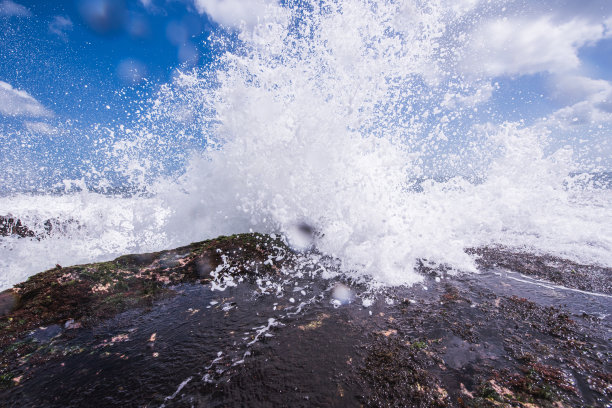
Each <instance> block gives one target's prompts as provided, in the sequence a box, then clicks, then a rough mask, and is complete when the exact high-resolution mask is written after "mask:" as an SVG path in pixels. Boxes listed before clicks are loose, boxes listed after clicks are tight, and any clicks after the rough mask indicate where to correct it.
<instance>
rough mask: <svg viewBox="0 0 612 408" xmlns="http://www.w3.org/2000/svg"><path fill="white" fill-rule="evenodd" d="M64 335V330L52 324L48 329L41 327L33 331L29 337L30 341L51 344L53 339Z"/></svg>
mask: <svg viewBox="0 0 612 408" xmlns="http://www.w3.org/2000/svg"><path fill="white" fill-rule="evenodd" d="M61 333H62V328H61V326H60V325H59V324H52V325H51V326H48V327H39V328H38V329H36V330H33V331H32V332H31V333H30V334H29V335H28V339H31V340H34V341H36V342H38V343H49V342H50V341H51V340H52V339H54V338H55V337H57V336H59V335H60V334H61Z"/></svg>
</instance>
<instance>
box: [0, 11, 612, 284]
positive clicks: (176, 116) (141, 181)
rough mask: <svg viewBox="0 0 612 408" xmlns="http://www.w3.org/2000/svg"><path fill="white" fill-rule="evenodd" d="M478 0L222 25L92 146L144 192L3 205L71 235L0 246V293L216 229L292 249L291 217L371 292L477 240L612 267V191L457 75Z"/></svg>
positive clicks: (485, 85) (457, 259) (412, 278)
mask: <svg viewBox="0 0 612 408" xmlns="http://www.w3.org/2000/svg"><path fill="white" fill-rule="evenodd" d="M475 5H476V2H461V3H457V4H456V3H454V2H446V1H441V0H440V1H436V2H427V3H423V2H418V1H413V2H396V1H385V2H368V1H357V0H347V1H341V2H332V1H329V2H315V1H313V2H308V1H301V2H296V3H293V2H288V3H287V4H283V5H282V6H275V5H274V4H272V3H271V4H270V5H269V7H268V8H267V11H266V13H265V15H264V16H263V17H262V18H261V19H260V21H259V23H257V24H252V25H248V26H247V25H244V26H243V27H241V29H240V30H238V31H234V29H228V30H229V31H223V30H221V31H220V32H219V33H217V34H215V35H216V36H217V37H216V38H212V39H211V41H212V42H216V46H217V47H218V58H217V59H216V61H215V62H214V63H212V64H211V65H210V66H209V67H208V68H206V69H196V70H193V71H178V72H177V74H176V75H175V78H174V80H173V81H172V82H171V83H169V84H167V85H164V86H162V87H160V89H159V90H158V91H157V93H156V94H155V96H154V97H153V98H152V99H151V100H148V101H146V102H143V103H144V105H145V106H144V107H143V110H142V114H141V115H140V116H139V118H138V120H137V121H136V122H135V123H131V124H125V125H123V124H122V125H121V126H118V127H117V128H116V129H111V131H107V130H105V131H104V132H105V134H109V135H110V134H112V137H110V136H105V137H100V139H99V141H100V142H99V144H100V147H99V149H98V151H99V152H100V157H99V160H98V162H100V163H102V167H103V168H104V169H106V171H110V170H112V171H113V172H115V173H117V174H120V175H121V177H120V178H118V179H121V180H124V181H125V183H126V184H129V185H130V186H131V188H132V190H133V191H141V192H142V191H144V192H146V194H140V195H139V194H132V195H131V196H129V197H125V196H113V195H110V194H106V195H101V194H98V193H93V192H88V191H86V189H83V190H84V191H81V192H69V193H66V194H64V195H60V196H54V195H43V196H36V197H30V196H24V195H13V196H9V197H5V198H2V201H1V202H0V211H1V213H3V214H8V213H11V214H13V215H15V216H19V217H25V218H28V217H29V218H30V219H36V220H38V221H36V222H42V221H43V220H44V219H47V218H53V217H56V218H61V219H74V220H76V221H78V224H79V225H80V228H79V229H78V230H75V231H71V232H70V233H69V234H67V235H66V234H64V235H57V236H52V237H49V238H48V239H41V240H36V239H33V240H31V239H17V238H14V237H11V238H2V240H3V241H2V248H1V249H0V251H2V255H3V256H2V257H1V258H2V260H0V265H1V268H2V273H1V274H0V275H1V276H2V277H1V278H0V279H1V280H0V286H1V287H6V286H8V285H10V284H12V283H15V282H17V281H19V280H21V279H23V278H24V277H26V276H27V275H29V274H32V273H35V272H38V271H39V270H41V269H44V268H47V267H52V266H53V265H55V263H61V264H74V263H80V262H86V261H94V260H101V259H111V258H113V257H115V256H117V255H120V254H123V253H126V252H140V251H149V250H155V249H162V248H168V247H174V246H178V245H182V244H185V243H189V242H192V241H198V240H202V239H205V238H210V237H214V236H217V235H220V234H230V233H236V232H246V231H249V230H254V231H259V232H264V233H280V234H282V235H286V236H288V237H289V241H290V243H291V241H292V237H293V235H294V234H293V232H294V231H295V229H296V226H299V225H307V226H308V228H309V229H311V230H312V232H313V236H312V238H313V240H314V242H313V243H312V244H313V245H314V247H315V248H316V249H317V250H318V251H320V252H321V253H323V254H325V255H328V256H331V257H334V258H336V259H338V260H339V262H340V268H341V270H342V271H344V272H345V273H347V274H349V275H350V276H353V277H355V278H365V279H368V280H369V281H371V282H376V283H379V284H412V283H414V282H418V281H419V280H421V275H419V274H418V273H417V272H416V271H415V267H416V266H417V264H418V263H419V262H421V261H423V260H426V261H427V262H430V263H433V264H444V265H448V266H450V267H452V268H454V270H463V271H473V270H474V269H475V268H474V259H473V257H472V256H471V255H468V254H467V253H466V252H465V249H466V248H468V247H476V246H491V245H504V246H510V247H514V248H520V249H524V250H528V251H536V252H548V253H552V254H557V255H562V256H565V257H568V258H570V259H575V260H578V261H582V262H591V263H601V264H605V265H610V264H612V257H611V255H610V254H611V253H612V251H611V249H612V223H610V222H609V221H610V219H612V206H611V205H610V204H611V201H612V198H611V195H610V191H609V190H605V189H584V188H582V187H580V188H573V187H572V185H574V184H572V182H571V180H572V177H571V175H572V174H574V173H575V171H576V170H579V169H580V167H579V163H574V162H573V159H572V157H573V155H572V151H571V148H569V147H562V148H561V149H558V148H552V150H551V147H549V146H552V145H554V144H552V145H551V144H550V143H549V141H550V140H551V139H554V136H555V135H554V134H551V131H550V130H548V129H547V128H546V127H545V126H542V125H539V126H527V125H525V123H523V122H518V123H517V122H509V121H506V120H505V119H504V117H503V112H495V111H491V109H490V108H488V110H487V109H485V108H484V107H481V104H482V103H483V102H486V100H487V98H489V97H490V96H491V93H492V92H493V91H494V90H495V89H496V87H497V86H498V85H496V83H495V82H494V81H492V80H491V79H490V78H486V77H482V76H481V75H477V74H475V73H474V72H466V68H465V66H466V63H467V62H466V58H467V57H466V55H465V53H466V52H467V51H466V50H468V48H469V47H467V44H469V33H470V27H471V26H472V25H473V24H474V23H475V22H476V21H478V20H479V19H480V18H481V17H482V15H480V14H478V13H477V12H476V11H475ZM486 12H489V11H486ZM480 13H482V12H480ZM466 47H467V48H466ZM468 57H474V58H476V54H474V55H472V54H468ZM472 63H476V61H474V62H472ZM98 130H99V129H98ZM93 134H99V133H96V132H93ZM109 169H110V170H109ZM96 171H98V172H100V173H104V171H102V169H100V168H96ZM94 173H95V172H94ZM594 203H597V204H594ZM36 222H35V223H36ZM295 244H296V246H298V247H302V246H303V243H300V244H299V245H297V244H298V243H297V242H295Z"/></svg>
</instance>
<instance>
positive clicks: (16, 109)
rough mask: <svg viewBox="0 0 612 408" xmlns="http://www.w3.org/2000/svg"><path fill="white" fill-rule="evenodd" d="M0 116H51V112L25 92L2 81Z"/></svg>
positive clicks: (0, 83)
mask: <svg viewBox="0 0 612 408" xmlns="http://www.w3.org/2000/svg"><path fill="white" fill-rule="evenodd" d="M0 114H1V115H4V116H13V117H16V116H27V117H50V116H53V112H51V111H50V110H49V109H47V108H45V107H44V106H43V105H42V104H41V103H40V102H38V101H37V100H36V99H35V98H34V97H32V96H31V95H30V94H28V93H27V92H26V91H21V90H18V89H15V88H13V87H12V86H11V85H10V84H7V83H6V82H3V81H0Z"/></svg>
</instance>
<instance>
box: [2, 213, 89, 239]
mask: <svg viewBox="0 0 612 408" xmlns="http://www.w3.org/2000/svg"><path fill="white" fill-rule="evenodd" d="M81 228H82V226H81V224H80V223H79V222H78V221H77V220H74V219H68V220H59V219H47V220H44V221H42V222H36V221H32V222H31V223H30V224H29V225H28V223H27V222H24V221H23V220H22V219H20V218H19V217H15V216H12V215H0V236H4V237H10V236H13V237H18V238H36V239H43V238H46V237H48V236H51V235H62V234H70V233H71V232H73V231H77V230H79V229H81ZM36 231H38V232H36Z"/></svg>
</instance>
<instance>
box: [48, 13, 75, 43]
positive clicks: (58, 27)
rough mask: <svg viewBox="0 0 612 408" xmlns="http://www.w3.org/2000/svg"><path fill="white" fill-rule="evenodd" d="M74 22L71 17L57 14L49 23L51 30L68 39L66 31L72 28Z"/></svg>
mask: <svg viewBox="0 0 612 408" xmlns="http://www.w3.org/2000/svg"><path fill="white" fill-rule="evenodd" d="M72 27H73V24H72V20H70V18H69V17H64V16H55V17H53V20H51V22H50V23H49V32H50V33H52V34H55V35H57V36H59V37H61V38H64V39H66V38H67V35H66V31H70V30H72Z"/></svg>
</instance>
